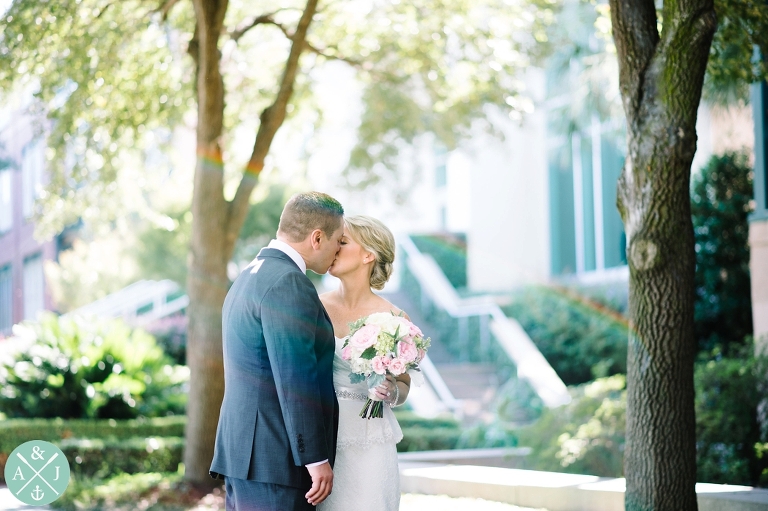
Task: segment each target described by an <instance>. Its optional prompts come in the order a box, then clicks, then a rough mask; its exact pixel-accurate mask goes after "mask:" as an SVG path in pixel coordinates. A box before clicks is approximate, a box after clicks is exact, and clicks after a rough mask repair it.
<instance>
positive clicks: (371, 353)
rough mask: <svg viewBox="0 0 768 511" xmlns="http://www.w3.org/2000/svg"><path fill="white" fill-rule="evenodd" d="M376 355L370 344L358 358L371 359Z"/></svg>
mask: <svg viewBox="0 0 768 511" xmlns="http://www.w3.org/2000/svg"><path fill="white" fill-rule="evenodd" d="M375 356H376V348H374V347H373V346H371V347H370V348H368V349H366V350H365V351H364V352H363V353H362V354H361V355H360V358H364V359H365V360H371V359H372V358H373V357H375Z"/></svg>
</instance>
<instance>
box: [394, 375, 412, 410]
mask: <svg viewBox="0 0 768 511" xmlns="http://www.w3.org/2000/svg"><path fill="white" fill-rule="evenodd" d="M395 385H396V386H397V391H395V397H397V401H396V402H393V403H392V406H399V405H401V404H403V403H405V400H406V399H408V392H410V390H411V375H410V374H408V373H403V374H401V375H400V376H398V377H396V378H395Z"/></svg>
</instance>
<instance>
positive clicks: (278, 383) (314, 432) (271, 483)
mask: <svg viewBox="0 0 768 511" xmlns="http://www.w3.org/2000/svg"><path fill="white" fill-rule="evenodd" d="M343 215H344V210H343V208H342V207H341V204H339V203H338V202H337V201H336V200H335V199H333V198H332V197H330V196H328V195H325V194H323V193H318V192H309V193H302V194H298V195H294V196H293V197H291V199H290V200H289V201H288V203H287V204H286V205H285V207H284V209H283V213H282V215H280V226H279V227H278V230H277V239H276V240H272V241H271V242H270V244H269V246H268V247H267V248H264V249H262V250H261V252H259V255H258V256H257V257H256V259H254V261H253V262H252V263H251V264H250V265H249V266H248V267H247V268H246V269H245V270H243V272H242V273H241V274H240V276H239V277H238V278H237V279H236V280H235V282H234V284H232V287H231V289H230V290H229V293H227V298H226V300H225V301H224V310H223V325H222V327H223V344H224V383H225V390H224V401H223V402H222V405H221V413H220V415H219V426H218V429H217V431H216V447H215V450H214V456H213V463H212V464H211V476H212V477H214V478H217V479H221V478H223V479H224V484H225V487H226V492H227V502H226V509H227V511H256V510H258V511H262V510H264V511H290V510H305V509H312V506H316V505H317V504H319V503H320V502H322V501H323V500H325V498H326V497H327V496H328V494H329V493H330V492H331V488H332V486H333V471H332V470H331V466H332V464H333V461H334V458H335V453H336V431H337V428H338V420H339V405H338V402H337V401H336V396H335V394H334V391H333V350H334V342H335V340H334V336H333V327H332V326H331V321H330V319H329V318H328V315H327V313H326V312H325V309H324V308H323V306H322V304H321V303H320V299H319V298H318V296H317V292H316V291H315V288H314V286H313V285H312V282H311V281H310V280H309V279H308V278H307V276H306V275H305V274H304V272H305V271H306V270H307V269H310V270H312V271H314V272H315V273H319V274H323V273H325V272H326V271H327V270H328V267H329V266H330V265H331V264H332V263H333V260H334V258H335V257H336V253H337V252H338V250H339V241H340V239H341V235H342V233H343Z"/></svg>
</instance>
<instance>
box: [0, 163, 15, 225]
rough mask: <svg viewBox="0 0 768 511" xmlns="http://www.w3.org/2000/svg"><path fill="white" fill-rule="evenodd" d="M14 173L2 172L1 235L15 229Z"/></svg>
mask: <svg viewBox="0 0 768 511" xmlns="http://www.w3.org/2000/svg"><path fill="white" fill-rule="evenodd" d="M12 185H13V172H12V171H11V169H4V170H0V234H2V233H4V232H6V231H10V230H11V229H12V228H13V199H12V197H13V193H12V191H11V186H12Z"/></svg>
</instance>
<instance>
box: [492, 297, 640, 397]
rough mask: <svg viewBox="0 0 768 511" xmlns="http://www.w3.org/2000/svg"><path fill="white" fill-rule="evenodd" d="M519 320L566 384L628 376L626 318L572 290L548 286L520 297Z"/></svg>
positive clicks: (513, 311) (514, 309)
mask: <svg viewBox="0 0 768 511" xmlns="http://www.w3.org/2000/svg"><path fill="white" fill-rule="evenodd" d="M504 312H505V313H506V314H507V315H508V316H510V317H512V318H515V319H516V320H517V321H518V322H519V323H520V325H521V326H522V327H523V329H524V330H525V331H526V332H527V333H528V335H529V336H530V337H531V340H533V342H534V343H535V344H536V346H537V347H538V348H539V350H540V351H541V353H542V355H544V357H545V358H546V359H547V361H548V362H549V363H550V364H551V365H552V367H553V368H554V370H555V371H556V372H557V374H558V375H559V376H560V378H561V379H562V380H563V382H565V383H566V384H567V385H576V384H581V383H586V382H588V381H591V380H592V379H594V378H596V377H605V376H610V375H613V374H624V373H626V371H627V339H628V337H629V332H628V330H627V323H626V320H625V318H624V317H623V316H622V315H620V314H618V313H617V312H616V311H614V310H613V309H610V308H608V307H605V306H603V305H601V304H599V303H596V302H595V301H593V300H590V299H587V298H585V297H583V296H581V295H579V294H576V293H575V292H574V291H572V290H568V289H557V288H549V287H543V286H536V287H529V288H526V289H524V290H522V291H520V292H519V293H517V294H515V295H514V296H513V299H512V303H511V304H509V305H507V306H505V308H504Z"/></svg>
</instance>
